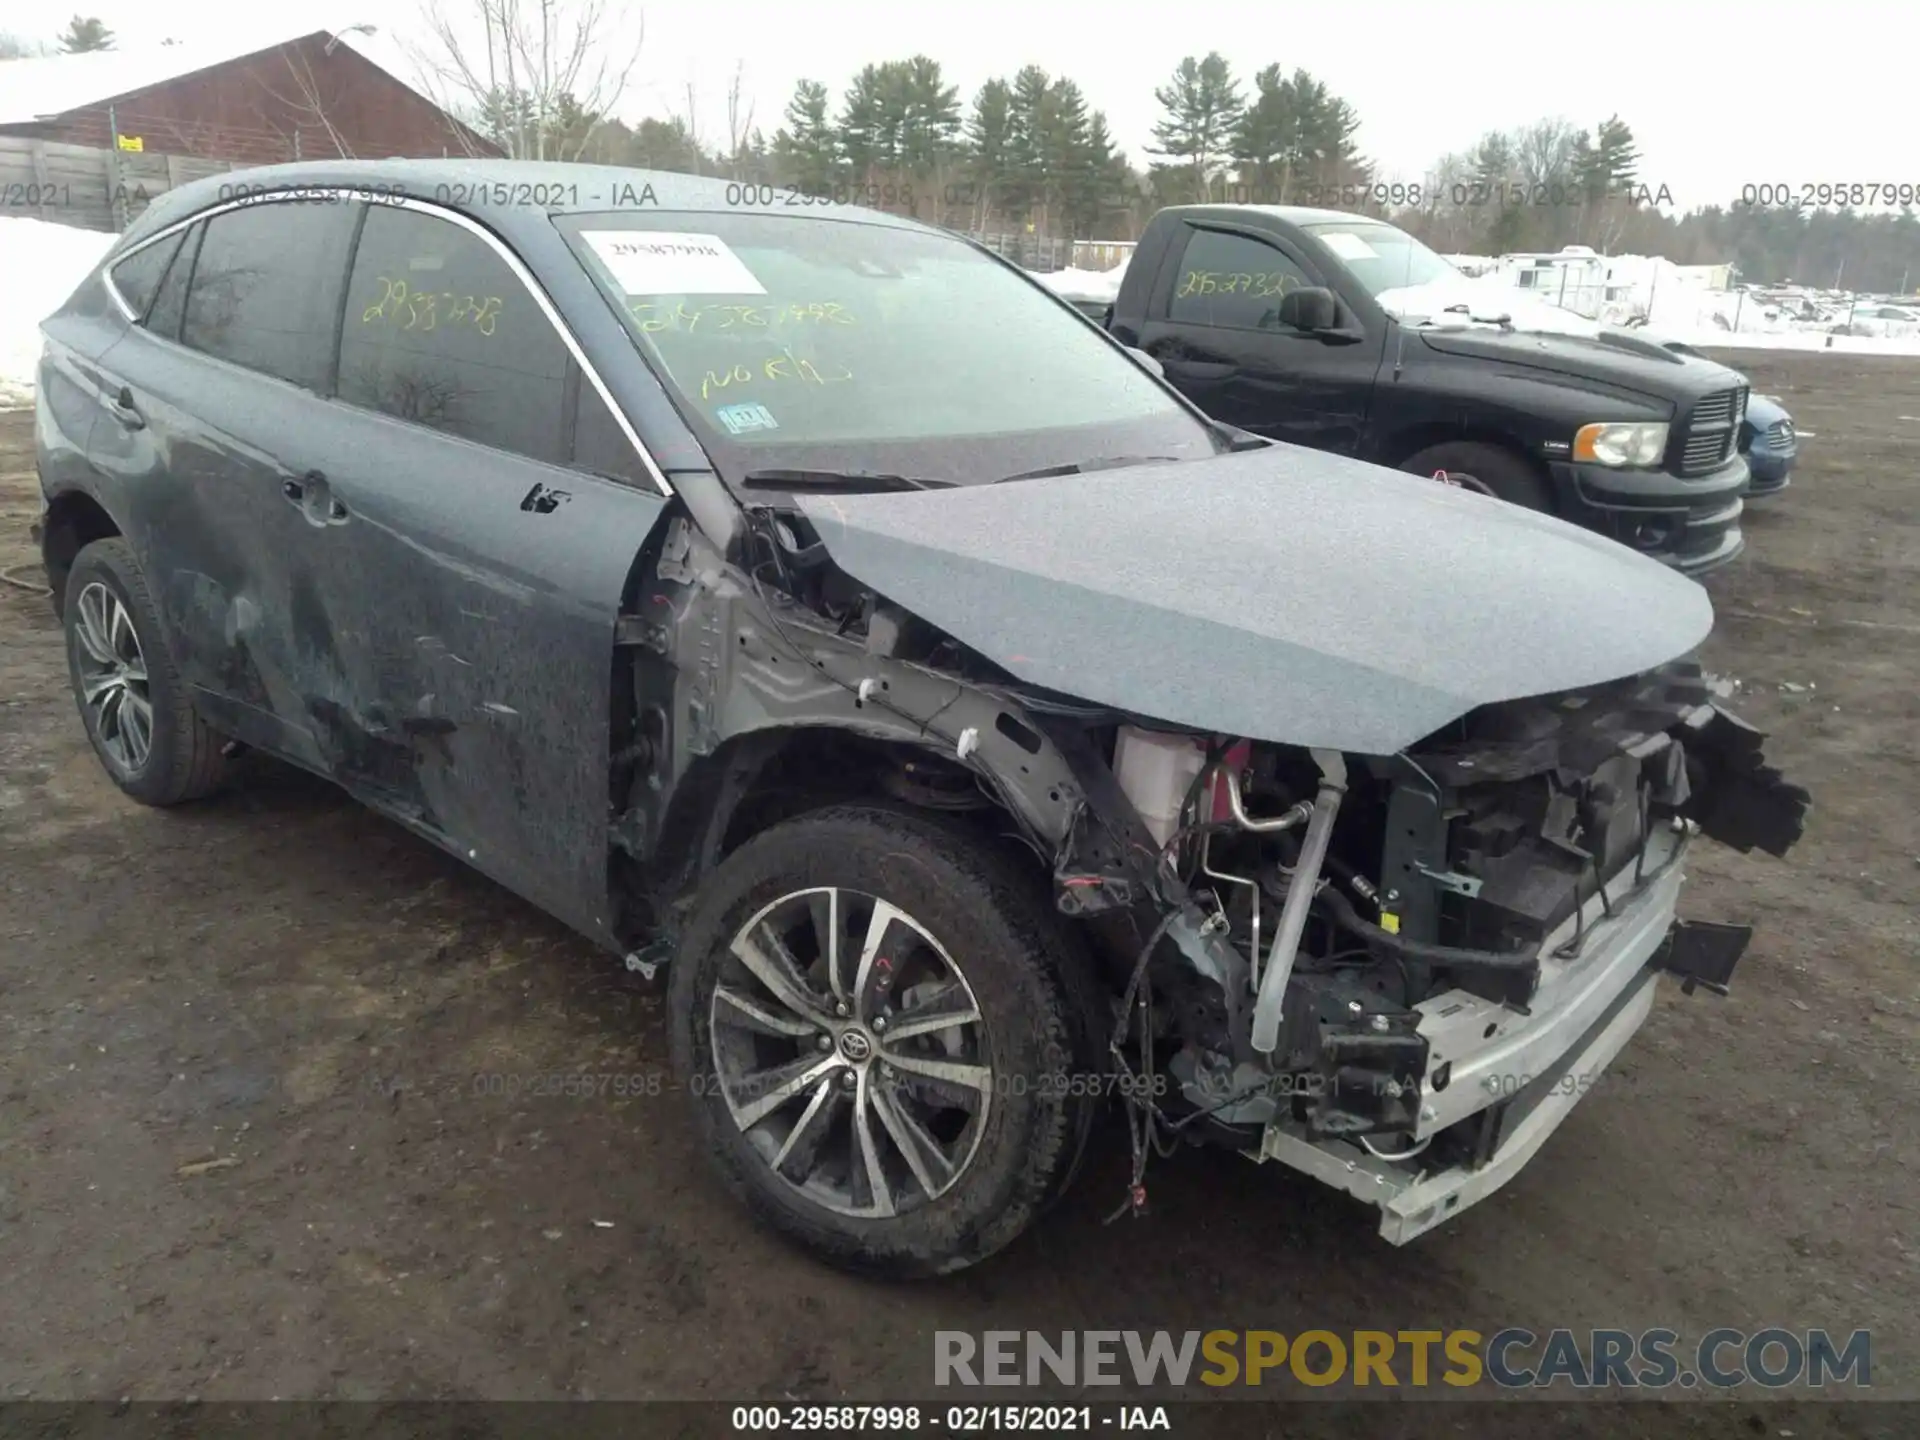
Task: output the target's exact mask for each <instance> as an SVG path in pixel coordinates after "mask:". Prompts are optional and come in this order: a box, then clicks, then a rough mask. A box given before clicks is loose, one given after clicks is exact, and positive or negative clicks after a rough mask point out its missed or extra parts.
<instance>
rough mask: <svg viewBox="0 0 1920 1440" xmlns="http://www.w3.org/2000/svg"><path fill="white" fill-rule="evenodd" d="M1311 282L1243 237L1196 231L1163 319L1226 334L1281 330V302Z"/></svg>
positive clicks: (1276, 253)
mask: <svg viewBox="0 0 1920 1440" xmlns="http://www.w3.org/2000/svg"><path fill="white" fill-rule="evenodd" d="M1313 283H1314V282H1313V281H1312V280H1311V279H1310V278H1309V277H1308V275H1307V273H1306V272H1305V271H1304V270H1302V269H1301V268H1300V267H1299V266H1298V265H1296V264H1294V262H1293V261H1292V260H1290V259H1288V258H1287V257H1286V255H1284V254H1283V253H1281V251H1279V250H1277V249H1276V248H1274V247H1273V246H1272V245H1268V244H1266V243H1264V242H1262V241H1259V240H1253V239H1249V238H1248V237H1247V236H1244V235H1229V234H1225V233H1223V232H1221V231H1218V230H1195V231H1193V232H1192V233H1191V234H1190V235H1189V236H1188V237H1187V248H1186V253H1185V254H1183V255H1182V256H1181V257H1180V268H1179V271H1178V273H1177V274H1176V275H1175V277H1174V283H1173V295H1172V297H1171V299H1170V300H1169V301H1168V305H1167V318H1168V319H1169V320H1172V321H1173V322H1175V323H1176V324H1182V325H1207V326H1216V327H1224V328H1226V329H1231V330H1283V329H1290V328H1291V327H1288V326H1283V325H1282V324H1281V323H1280V297H1281V296H1283V295H1285V294H1287V293H1288V292H1289V291H1291V290H1298V289H1300V288H1302V287H1303V286H1310V285H1312V284H1313Z"/></svg>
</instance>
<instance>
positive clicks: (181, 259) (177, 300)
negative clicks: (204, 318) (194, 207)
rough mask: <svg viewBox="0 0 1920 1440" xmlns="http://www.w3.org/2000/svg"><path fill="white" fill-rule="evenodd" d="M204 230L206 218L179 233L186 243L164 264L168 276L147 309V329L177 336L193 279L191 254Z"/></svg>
mask: <svg viewBox="0 0 1920 1440" xmlns="http://www.w3.org/2000/svg"><path fill="white" fill-rule="evenodd" d="M206 232H207V224H206V221H204V220H202V221H201V222H200V223H198V224H197V225H194V226H192V227H191V228H189V229H187V230H185V231H184V232H182V233H183V234H184V235H185V237H186V242H185V243H184V244H183V245H181V247H180V251H179V253H178V254H177V255H175V256H174V257H173V263H172V264H171V265H169V266H168V267H167V278H166V279H164V280H162V281H161V282H160V293H159V294H158V295H157V296H156V297H154V302H153V308H152V309H151V310H149V311H148V312H147V321H146V324H147V329H149V330H151V331H152V332H153V333H154V334H155V335H164V336H166V337H167V339H169V340H178V339H179V338H180V320H181V317H182V316H184V315H185V314H186V312H187V282H188V281H190V280H192V279H193V257H194V255H195V254H196V253H198V251H199V249H200V237H201V236H202V235H204V234H206Z"/></svg>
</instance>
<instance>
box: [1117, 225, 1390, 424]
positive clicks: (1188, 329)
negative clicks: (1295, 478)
mask: <svg viewBox="0 0 1920 1440" xmlns="http://www.w3.org/2000/svg"><path fill="white" fill-rule="evenodd" d="M1185 229H1186V232H1187V233H1186V238H1185V241H1184V244H1182V243H1181V242H1180V241H1176V242H1175V244H1176V248H1177V249H1178V252H1179V253H1178V254H1177V256H1174V257H1170V262H1171V263H1170V264H1169V265H1168V266H1166V267H1164V268H1163V270H1162V273H1161V274H1160V275H1159V276H1158V277H1157V278H1156V283H1155V285H1154V290H1153V294H1152V296H1151V298H1150V300H1149V304H1148V318H1147V320H1146V322H1145V324H1144V325H1143V326H1142V328H1141V339H1140V348H1141V349H1143V350H1145V351H1146V352H1147V353H1148V354H1149V355H1152V356H1153V357H1154V358H1155V359H1156V360H1158V361H1159V362H1160V363H1161V365H1162V366H1164V367H1165V369H1166V372H1167V379H1168V380H1169V381H1171V382H1172V383H1173V384H1174V385H1175V386H1176V387H1177V388H1178V389H1179V390H1180V391H1181V392H1182V393H1183V394H1185V395H1186V396H1187V397H1188V398H1189V399H1190V400H1192V401H1193V402H1194V403H1195V404H1196V405H1198V406H1199V407H1200V408H1201V409H1202V410H1204V411H1206V412H1207V414H1209V415H1211V416H1212V417H1213V418H1214V419H1216V420H1223V421H1225V422H1226V423H1227V424H1229V425H1238V426H1239V427H1241V428H1242V429H1244V430H1251V431H1252V432H1253V433H1254V434H1256V435H1264V436H1266V437H1267V438H1268V439H1270V440H1285V441H1289V442H1291V443H1293V444H1296V445H1310V446H1312V447H1313V448H1315V449H1317V450H1332V451H1336V452H1338V453H1340V454H1348V455H1350V454H1353V453H1355V452H1356V451H1357V450H1358V449H1359V447H1360V442H1361V436H1362V431H1363V427H1364V426H1365V423H1366V418H1367V401H1368V398H1369V396H1370V395H1371V393H1372V389H1373V381H1374V376H1375V373H1376V372H1377V370H1378V369H1379V362H1380V340H1379V337H1377V336H1375V337H1369V338H1367V339H1364V340H1360V341H1358V342H1352V341H1333V340H1328V339H1325V338H1323V337H1320V336H1317V335H1309V334H1305V333H1303V332H1301V331H1299V330H1295V329H1293V328H1292V327H1291V326H1287V325H1283V324H1281V323H1280V300H1281V297H1282V296H1284V295H1285V294H1286V293H1287V292H1288V291H1290V290H1294V289H1297V288H1300V287H1302V286H1312V285H1319V284H1321V283H1323V282H1322V281H1321V279H1320V278H1319V276H1318V275H1316V274H1315V273H1314V272H1313V271H1312V270H1310V269H1309V268H1308V267H1307V265H1306V263H1305V261H1304V260H1303V259H1300V258H1296V257H1295V256H1294V255H1292V254H1289V253H1288V252H1287V250H1285V249H1284V248H1282V246H1281V245H1280V244H1279V242H1277V241H1275V240H1272V239H1268V238H1264V237H1262V238H1255V237H1254V236H1252V235H1247V234H1242V233H1240V232H1237V231H1226V230H1211V229H1201V228H1199V227H1196V226H1192V225H1188V226H1186V227H1185Z"/></svg>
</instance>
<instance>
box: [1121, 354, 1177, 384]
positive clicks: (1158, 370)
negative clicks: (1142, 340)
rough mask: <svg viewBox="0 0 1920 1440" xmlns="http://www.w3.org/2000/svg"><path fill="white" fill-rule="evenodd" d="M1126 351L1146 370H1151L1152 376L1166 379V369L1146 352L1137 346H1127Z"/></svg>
mask: <svg viewBox="0 0 1920 1440" xmlns="http://www.w3.org/2000/svg"><path fill="white" fill-rule="evenodd" d="M1127 349H1128V350H1130V351H1132V352H1133V358H1134V359H1136V360H1138V361H1139V362H1140V363H1141V364H1142V365H1144V366H1146V367H1147V369H1149V370H1151V371H1152V372H1153V373H1154V374H1156V375H1158V376H1159V377H1160V378H1161V379H1162V380H1164V379H1166V378H1167V367H1166V366H1164V365H1162V364H1161V363H1160V362H1159V361H1158V360H1156V359H1154V358H1153V356H1151V355H1149V354H1148V353H1147V352H1146V351H1144V350H1142V349H1141V348H1140V347H1139V346H1137V345H1129V346H1128V347H1127Z"/></svg>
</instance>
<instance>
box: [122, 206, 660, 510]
mask: <svg viewBox="0 0 1920 1440" xmlns="http://www.w3.org/2000/svg"><path fill="white" fill-rule="evenodd" d="M321 195H333V196H339V197H342V198H344V199H347V200H359V201H362V202H363V203H365V204H368V205H387V206H391V207H393V208H394V209H397V210H418V211H419V212H420V213H421V214H423V215H431V216H433V217H434V218H436V219H439V220H445V221H447V222H449V223H450V224H454V225H458V226H459V227H460V228H461V229H463V230H466V231H468V232H469V233H470V234H473V235H476V236H478V237H479V238H480V239H481V240H482V241H484V242H485V243H486V244H487V245H488V246H490V247H491V248H492V250H493V252H494V254H496V255H498V256H499V257H500V258H501V260H502V261H504V262H505V263H506V266H507V268H508V269H509V270H511V271H512V272H513V274H514V277H515V278H516V279H518V280H519V282H520V284H521V286H522V287H523V288H524V289H525V290H526V292H527V293H528V294H529V295H531V296H532V297H533V302H534V304H536V305H537V306H539V307H540V313H541V314H543V315H545V316H546V317H547V323H548V324H549V325H551V326H553V328H554V330H555V332H556V333H557V334H558V335H559V336H560V341H561V343H562V344H564V345H565V346H566V347H567V353H568V354H569V355H571V356H572V357H573V363H574V364H576V365H578V366H579V367H580V373H581V374H582V375H584V376H586V377H587V381H588V383H589V384H591V385H592V386H593V389H594V393H595V394H596V395H598V396H599V397H600V401H601V403H602V404H604V405H605V406H606V407H607V413H608V414H610V415H612V416H613V422H614V424H616V425H618V426H619V427H620V433H621V434H622V435H624V436H626V437H627V443H628V444H629V445H631V446H632V447H633V453H634V454H635V455H637V456H638V457H639V459H640V463H641V465H642V466H643V467H644V468H645V469H646V472H647V477H648V478H649V479H651V480H652V481H653V483H654V487H655V488H656V489H658V490H659V492H660V493H661V494H662V495H665V496H668V497H671V496H672V495H673V493H674V491H673V487H672V486H671V485H669V484H668V483H667V477H666V473H665V472H664V471H663V470H661V468H660V466H659V463H658V462H657V461H655V460H654V458H653V454H652V452H651V451H649V450H648V449H647V447H646V446H645V445H644V444H643V443H641V440H640V435H639V432H637V431H636V430H635V429H634V428H633V422H632V421H631V420H629V419H628V418H627V413H626V411H624V410H622V409H621V408H620V406H619V404H618V403H617V402H616V401H615V400H614V398H613V392H612V391H611V390H609V389H608V388H607V382H606V381H604V380H602V379H601V378H600V372H599V371H598V370H596V369H595V368H594V367H593V364H592V362H591V361H589V360H588V359H587V353H586V351H585V350H583V349H582V348H581V347H580V342H579V340H578V339H576V338H575V337H574V333H573V330H572V329H571V328H570V327H569V326H568V325H567V322H566V321H565V320H563V319H562V318H561V317H560V311H559V308H558V307H557V306H555V305H554V303H553V301H552V299H551V298H550V297H549V296H548V295H547V292H546V290H545V289H544V288H543V287H542V286H541V284H540V282H539V281H538V280H536V279H535V278H534V276H533V272H532V271H531V270H529V269H527V267H526V265H525V264H524V263H522V261H521V259H520V257H519V256H518V255H516V254H514V253H513V251H512V250H511V249H510V248H509V247H508V246H507V244H506V242H504V241H503V240H501V239H500V237H499V236H497V235H495V234H494V233H493V232H492V231H491V230H489V229H487V227H486V226H484V225H482V224H480V223H479V222H478V221H476V220H473V219H471V218H470V217H468V216H466V215H462V214H461V213H460V212H459V211H457V210H451V209H448V208H447V207H446V206H444V205H435V204H432V203H431V202H429V201H425V200H416V199H414V198H413V197H412V196H411V195H392V194H388V193H387V192H385V191H380V190H367V189H363V188H359V187H356V186H351V185H312V186H304V185H303V186H290V187H288V188H287V189H286V190H270V191H264V192H261V193H258V194H249V195H246V196H241V197H237V198H235V199H232V200H223V201H221V202H219V203H218V204H215V205H209V206H208V207H207V208H206V209H204V210H196V211H194V213H193V214H191V215H189V216H187V217H186V218H184V219H181V220H175V221H174V222H173V223H172V224H170V225H166V226H163V227H162V228H161V229H159V230H156V231H154V232H153V234H151V235H149V236H147V237H146V238H145V239H143V240H141V241H139V242H138V243H137V244H134V245H130V246H128V247H127V248H126V249H125V250H123V251H122V252H121V253H120V254H118V255H115V256H114V257H113V258H112V259H111V260H110V261H108V262H107V263H106V265H105V266H103V267H102V269H101V271H100V282H101V284H102V285H103V286H104V287H105V288H106V292H107V294H108V296H110V297H111V298H112V300H113V303H114V305H115V307H116V308H118V310H119V311H120V313H121V314H122V315H124V316H126V318H127V320H128V322H129V323H131V324H135V325H138V324H139V323H140V318H139V316H137V315H136V314H135V313H134V310H133V306H131V305H129V304H128V303H127V298H126V296H124V295H122V294H121V293H120V289H119V287H118V286H116V285H115V284H114V283H113V272H114V271H115V270H116V269H118V268H119V267H120V265H121V264H122V263H123V262H125V261H127V260H130V259H132V258H133V257H134V256H135V255H138V254H139V253H140V252H141V251H142V250H145V249H146V248H147V247H148V246H149V245H157V244H159V243H160V242H161V241H162V240H164V239H166V238H167V237H168V236H169V235H175V234H178V233H179V232H180V231H182V230H185V229H186V228H187V227H188V226H190V225H192V224H194V223H195V222H196V221H200V220H209V219H212V218H213V217H214V216H215V215H224V214H225V213H226V212H227V211H229V210H245V209H249V208H251V207H253V206H256V205H272V204H280V205H290V204H297V203H299V201H300V199H301V198H302V197H315V196H321ZM347 278H348V279H351V278H352V276H351V275H349V276H348V277H347ZM189 348H191V347H189ZM194 353H195V354H198V353H199V352H198V351H195V352H194ZM215 358H218V357H215Z"/></svg>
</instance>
